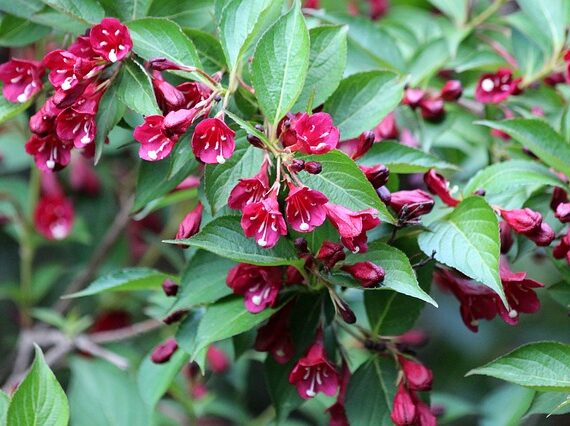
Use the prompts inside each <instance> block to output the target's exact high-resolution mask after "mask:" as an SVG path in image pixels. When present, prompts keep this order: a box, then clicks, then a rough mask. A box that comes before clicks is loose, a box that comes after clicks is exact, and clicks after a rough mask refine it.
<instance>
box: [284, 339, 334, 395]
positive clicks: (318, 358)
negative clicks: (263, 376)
mask: <svg viewBox="0 0 570 426" xmlns="http://www.w3.org/2000/svg"><path fill="white" fill-rule="evenodd" d="M289 383H291V384H292V385H295V386H296V388H297V392H298V393H299V396H300V397H301V398H303V399H309V398H313V397H314V396H315V395H316V394H317V393H319V392H322V393H324V394H325V395H328V396H332V395H334V394H335V393H336V392H337V389H338V386H339V377H338V373H337V371H336V368H335V366H334V365H332V364H331V363H330V362H329V360H328V359H327V356H326V354H325V348H324V342H323V332H322V330H320V329H319V330H318V331H317V336H316V338H315V341H314V342H313V344H312V345H311V347H310V348H309V350H308V351H307V353H306V354H305V356H304V357H303V358H301V359H300V360H299V361H298V362H297V364H295V367H293V370H291V373H290V374H289Z"/></svg>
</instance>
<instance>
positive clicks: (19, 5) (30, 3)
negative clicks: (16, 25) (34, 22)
mask: <svg viewBox="0 0 570 426" xmlns="http://www.w3.org/2000/svg"><path fill="white" fill-rule="evenodd" d="M43 7H44V5H43V3H42V2H41V0H12V1H5V2H0V10H1V11H2V12H6V13H9V14H10V15H14V16H18V17H20V18H25V19H30V17H31V16H32V15H34V14H35V13H36V12H39V11H40V10H41V9H42V8H43Z"/></svg>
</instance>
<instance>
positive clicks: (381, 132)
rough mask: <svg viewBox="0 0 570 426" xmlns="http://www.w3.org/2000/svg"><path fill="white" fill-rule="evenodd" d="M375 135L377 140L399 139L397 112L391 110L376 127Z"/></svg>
mask: <svg viewBox="0 0 570 426" xmlns="http://www.w3.org/2000/svg"><path fill="white" fill-rule="evenodd" d="M374 135H375V136H376V140H378V141H382V140H384V139H398V136H399V135H400V131H399V130H398V126H397V124H396V114H394V113H393V112H391V113H390V114H388V115H387V116H386V117H384V119H383V120H382V121H381V122H380V124H378V126H376V127H375V128H374Z"/></svg>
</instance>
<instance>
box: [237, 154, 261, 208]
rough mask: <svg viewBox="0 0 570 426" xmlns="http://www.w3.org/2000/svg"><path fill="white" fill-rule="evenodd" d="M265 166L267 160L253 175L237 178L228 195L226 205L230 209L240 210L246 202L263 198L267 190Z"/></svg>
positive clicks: (253, 201)
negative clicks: (237, 180)
mask: <svg viewBox="0 0 570 426" xmlns="http://www.w3.org/2000/svg"><path fill="white" fill-rule="evenodd" d="M267 166H268V164H267V162H264V163H263V164H262V165H261V169H260V170H259V172H258V173H257V174H256V175H255V176H253V177H251V178H245V179H240V180H239V182H238V183H237V185H236V186H234V188H233V189H232V191H231V192H230V196H229V197H228V206H229V207H230V208H231V209H234V210H242V209H243V208H244V207H245V206H247V205H248V204H251V203H256V202H258V201H260V200H261V199H262V198H263V196H264V195H265V194H266V193H267V191H268V190H269V178H268V176H267Z"/></svg>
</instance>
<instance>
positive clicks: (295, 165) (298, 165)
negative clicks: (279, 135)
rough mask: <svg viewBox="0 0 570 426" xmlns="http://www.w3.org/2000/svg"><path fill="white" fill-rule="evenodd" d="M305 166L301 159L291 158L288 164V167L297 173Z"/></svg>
mask: <svg viewBox="0 0 570 426" xmlns="http://www.w3.org/2000/svg"><path fill="white" fill-rule="evenodd" d="M304 168H305V162H304V161H303V160H297V159H293V161H291V164H289V166H288V169H289V171H291V172H293V173H299V172H300V171H301V170H303V169H304Z"/></svg>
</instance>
